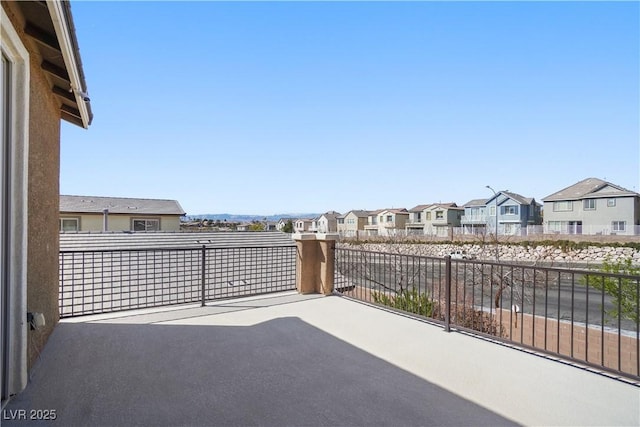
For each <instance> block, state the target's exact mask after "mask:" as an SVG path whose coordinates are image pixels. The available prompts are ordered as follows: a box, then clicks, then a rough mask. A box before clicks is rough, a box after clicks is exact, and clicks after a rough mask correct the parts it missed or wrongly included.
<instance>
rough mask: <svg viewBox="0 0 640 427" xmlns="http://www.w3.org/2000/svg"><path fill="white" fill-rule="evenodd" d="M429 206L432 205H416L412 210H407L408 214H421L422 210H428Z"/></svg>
mask: <svg viewBox="0 0 640 427" xmlns="http://www.w3.org/2000/svg"><path fill="white" fill-rule="evenodd" d="M431 205H432V203H429V204H428V205H418V206H416V207H413V208H411V209H409V212H422V211H423V210H425V209H426V208H428V207H429V206H431Z"/></svg>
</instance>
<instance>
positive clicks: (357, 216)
mask: <svg viewBox="0 0 640 427" xmlns="http://www.w3.org/2000/svg"><path fill="white" fill-rule="evenodd" d="M369 213H370V212H369V211H365V210H352V211H349V212H347V213H346V214H344V215H339V216H338V217H337V218H336V221H337V228H338V233H339V234H340V236H341V237H358V231H364V227H365V225H367V222H368V219H369Z"/></svg>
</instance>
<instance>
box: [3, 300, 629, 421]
mask: <svg viewBox="0 0 640 427" xmlns="http://www.w3.org/2000/svg"><path fill="white" fill-rule="evenodd" d="M23 409H24V410H26V413H25V414H26V417H27V418H28V417H29V416H30V411H32V410H51V409H54V410H55V413H56V418H57V419H56V420H55V421H48V422H44V421H43V422H34V421H31V422H30V423H29V424H30V425H58V426H216V425H234V426H253V425H261V426H263V425H264V426H289V425H290V426H365V425H366V426H369V425H389V426H401V425H410V426H418V425H427V426H428V425H452V426H461V425H474V426H476V425H491V426H498V425H514V424H518V423H520V424H526V425H638V424H639V423H640V388H638V387H637V386H634V385H631V384H626V383H623V382H621V381H617V380H614V379H611V378H607V377H604V376H602V375H598V374H594V373H592V372H588V371H585V370H582V369H578V368H576V367H573V366H568V365H566V364H562V363H558V362H554V361H551V360H548V359H545V358H542V357H539V356H536V355H532V354H529V353H525V352H521V351H517V350H514V349H512V348H508V347H505V346H501V345H497V344H495V343H491V342H487V341H484V340H481V339H477V338H474V337H471V336H468V335H465V334H461V333H450V334H447V333H445V332H444V331H443V330H442V328H440V327H437V326H433V325H430V324H428V323H425V322H421V321H416V320H415V319H411V318H409V317H406V316H402V315H399V314H396V313H392V312H389V311H386V310H381V309H378V308H375V307H372V306H369V305H366V304H363V303H358V302H355V301H352V300H349V299H347V298H343V297H339V296H329V297H324V296H319V295H306V296H305V295H298V294H296V293H291V292H289V293H281V294H272V295H267V296H260V297H252V298H243V299H236V300H227V301H224V302H218V303H212V304H209V305H207V306H206V307H199V306H194V305H187V306H175V307H170V308H164V309H159V310H158V309H155V310H137V311H135V312H119V313H113V314H108V315H96V316H89V317H81V318H72V319H67V320H64V321H62V322H61V323H60V324H59V325H58V326H57V327H56V329H55V331H54V333H53V335H52V336H51V338H50V340H49V342H48V344H47V346H46V347H45V349H44V351H43V353H42V354H41V356H40V359H39V361H38V362H37V364H36V365H35V367H34V369H33V370H32V372H31V379H30V382H29V385H28V386H27V388H26V390H25V391H24V392H22V393H21V394H19V395H18V396H16V397H15V398H13V399H12V400H11V401H10V402H9V403H8V405H7V406H6V407H5V408H4V410H3V419H2V425H25V421H24V420H20V419H15V418H16V415H19V414H21V412H20V410H23ZM12 418H13V419H12Z"/></svg>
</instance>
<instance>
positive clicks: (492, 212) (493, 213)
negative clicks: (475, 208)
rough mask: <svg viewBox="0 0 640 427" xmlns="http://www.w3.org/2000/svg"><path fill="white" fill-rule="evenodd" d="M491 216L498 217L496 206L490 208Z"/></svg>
mask: <svg viewBox="0 0 640 427" xmlns="http://www.w3.org/2000/svg"><path fill="white" fill-rule="evenodd" d="M489 216H496V205H492V206H491V207H490V208H489Z"/></svg>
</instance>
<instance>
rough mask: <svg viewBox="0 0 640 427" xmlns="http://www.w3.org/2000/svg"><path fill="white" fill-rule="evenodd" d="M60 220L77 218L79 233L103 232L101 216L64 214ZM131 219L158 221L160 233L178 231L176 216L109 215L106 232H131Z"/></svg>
mask: <svg viewBox="0 0 640 427" xmlns="http://www.w3.org/2000/svg"><path fill="white" fill-rule="evenodd" d="M60 218H78V219H79V220H80V231H93V232H100V231H103V230H102V229H103V221H104V217H103V215H102V214H97V213H96V214H80V213H78V214H74V213H68V212H67V213H64V214H61V215H60ZM133 219H159V220H160V230H161V231H180V217H179V216H177V215H122V214H109V216H108V230H107V231H131V230H133Z"/></svg>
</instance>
